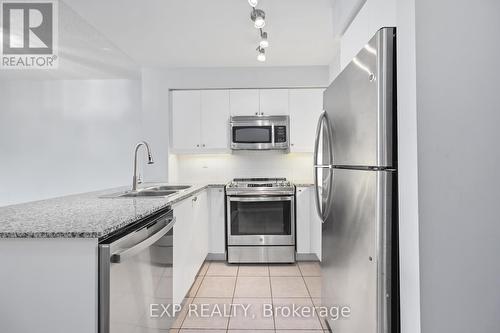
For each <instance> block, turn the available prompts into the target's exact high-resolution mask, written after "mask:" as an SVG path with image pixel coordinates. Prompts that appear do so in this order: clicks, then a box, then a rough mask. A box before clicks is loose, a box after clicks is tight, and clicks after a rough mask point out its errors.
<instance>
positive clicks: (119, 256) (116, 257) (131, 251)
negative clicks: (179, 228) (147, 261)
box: [110, 217, 175, 264]
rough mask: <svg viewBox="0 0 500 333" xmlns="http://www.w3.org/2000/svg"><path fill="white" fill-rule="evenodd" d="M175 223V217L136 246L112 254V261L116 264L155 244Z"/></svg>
mask: <svg viewBox="0 0 500 333" xmlns="http://www.w3.org/2000/svg"><path fill="white" fill-rule="evenodd" d="M174 224H175V217H174V218H172V219H171V220H170V222H169V223H168V224H167V225H166V226H164V227H163V228H161V229H160V230H158V231H157V232H155V233H154V234H152V235H151V236H149V237H148V238H146V239H145V240H143V241H142V242H140V243H137V244H135V245H134V246H132V247H129V248H127V249H124V250H121V251H117V252H115V253H113V254H112V255H111V259H110V261H111V262H112V263H114V264H118V263H120V262H121V261H122V260H125V259H126V258H129V257H132V256H134V255H136V254H137V253H139V252H141V251H143V250H145V249H146V248H148V247H150V246H151V245H153V244H154V243H156V242H157V241H158V240H159V239H160V238H162V237H163V236H165V235H166V234H167V232H169V231H170V229H172V228H173V227H174Z"/></svg>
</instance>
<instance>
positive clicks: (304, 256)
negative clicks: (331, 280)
mask: <svg viewBox="0 0 500 333" xmlns="http://www.w3.org/2000/svg"><path fill="white" fill-rule="evenodd" d="M295 258H296V259H297V261H319V259H318V256H317V255H316V254H315V253H296V254H295Z"/></svg>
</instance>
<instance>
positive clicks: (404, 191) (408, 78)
mask: <svg viewBox="0 0 500 333" xmlns="http://www.w3.org/2000/svg"><path fill="white" fill-rule="evenodd" d="M389 26H396V27H397V85H398V130H399V131H398V176H399V179H398V186H399V187H398V190H399V246H400V253H399V256H400V293H401V295H400V303H401V329H402V332H404V333H417V332H420V279H419V229H418V228H419V225H418V223H419V221H418V217H419V214H418V182H417V179H418V175H417V126H416V125H417V121H416V88H415V82H416V69H415V11H414V0H397V1H396V0H367V1H366V2H365V4H364V5H363V7H362V8H361V10H360V11H359V13H358V15H357V16H356V17H355V19H354V20H353V21H352V23H351V24H350V26H349V27H348V28H347V30H346V31H345V33H344V34H343V36H342V37H341V49H340V69H343V68H344V67H345V66H346V65H347V64H348V63H349V62H350V61H351V60H352V58H353V57H354V56H355V55H356V54H357V53H358V52H359V50H360V49H361V48H362V47H363V46H364V45H365V44H366V42H368V41H369V40H370V39H371V37H372V36H373V35H374V34H375V32H376V31H377V30H379V29H380V28H382V27H389Z"/></svg>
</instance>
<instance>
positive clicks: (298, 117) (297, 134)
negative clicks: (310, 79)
mask: <svg viewBox="0 0 500 333" xmlns="http://www.w3.org/2000/svg"><path fill="white" fill-rule="evenodd" d="M324 90H325V89H323V88H320V89H290V91H289V101H290V108H289V110H290V150H291V151H292V152H312V151H314V139H315V137H316V125H317V121H318V118H319V115H320V114H321V112H322V111H323V91H324Z"/></svg>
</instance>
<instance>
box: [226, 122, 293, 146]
mask: <svg viewBox="0 0 500 333" xmlns="http://www.w3.org/2000/svg"><path fill="white" fill-rule="evenodd" d="M230 132H231V149H233V150H288V149H289V148H290V119H289V117H288V116H235V117H231V120H230Z"/></svg>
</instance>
